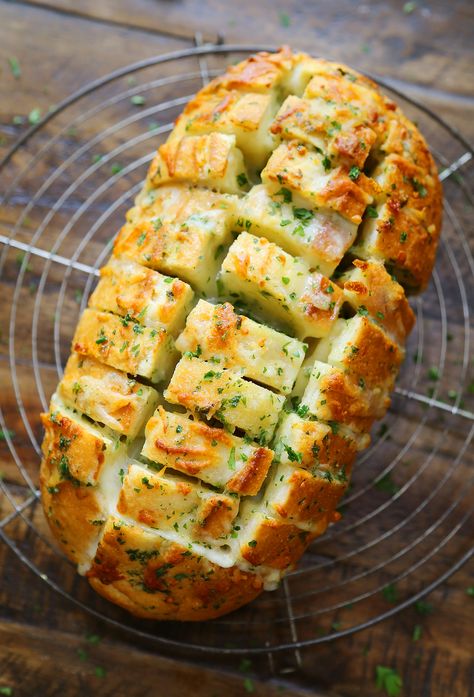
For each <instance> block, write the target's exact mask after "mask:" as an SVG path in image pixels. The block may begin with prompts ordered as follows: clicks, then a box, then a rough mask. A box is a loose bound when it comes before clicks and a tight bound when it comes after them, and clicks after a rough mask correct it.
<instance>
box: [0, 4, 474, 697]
mask: <svg viewBox="0 0 474 697" xmlns="http://www.w3.org/2000/svg"><path fill="white" fill-rule="evenodd" d="M473 10H474V5H473V4H472V3H470V2H468V1H467V0H451V1H450V2H449V3H447V2H444V1H441V0H433V1H432V2H429V3H428V2H426V1H421V2H410V3H405V4H403V2H397V1H395V0H392V1H386V2H375V1H370V0H368V1H367V2H365V3H354V2H351V0H333V1H332V2H309V1H307V2H296V1H295V0H285V2H283V1H282V0H274V1H273V2H261V3H258V2H255V0H240V2H239V3H230V2H223V0H199V2H193V0H181V1H176V2H172V0H99V1H97V0H75V2H71V0H30V1H29V2H6V1H5V0H0V71H1V73H0V74H1V79H0V138H1V140H0V155H1V154H2V152H3V151H5V148H7V147H8V146H9V145H10V144H11V143H12V142H13V141H14V140H15V139H16V138H17V137H18V136H19V134H20V133H21V129H22V126H20V125H14V123H13V119H14V117H15V116H17V115H27V114H29V113H30V112H31V110H32V109H34V108H39V109H40V110H41V111H43V112H44V111H45V110H47V109H48V108H49V106H50V105H51V104H54V103H57V102H58V101H59V100H61V99H62V98H64V97H66V96H67V95H68V94H69V93H71V92H72V91H73V90H74V89H76V88H78V87H80V86H81V85H82V84H84V83H86V82H89V81H91V80H93V79H94V78H96V77H99V76H101V75H103V74H105V73H106V72H108V71H110V70H112V69H114V68H116V67H119V66H122V65H124V64H126V63H129V62H131V61H135V60H139V59H142V58H146V57H148V56H150V55H154V54H159V53H163V52H166V51H170V50H172V49H177V48H180V47H187V46H191V45H192V44H193V42H194V37H195V35H196V32H200V33H201V34H202V37H203V41H212V42H214V41H217V40H219V37H220V38H221V39H224V40H225V41H226V42H227V43H231V42H237V43H249V44H250V43H269V44H275V45H276V44H282V43H291V44H292V46H294V47H298V48H301V49H305V50H308V51H310V52H312V53H315V54H320V55H323V56H325V57H327V58H332V59H336V60H341V61H344V62H347V63H349V64H351V65H353V66H354V67H356V68H359V69H361V70H364V69H365V70H368V71H376V72H377V73H378V74H380V75H384V76H385V77H389V78H391V80H392V84H394V85H395V86H397V87H398V88H399V89H400V90H402V91H403V92H405V93H407V94H408V95H410V96H413V97H416V98H417V99H419V100H420V101H422V102H423V103H424V104H426V105H427V106H429V107H431V108H433V109H435V110H436V111H437V112H438V113H439V114H441V115H442V116H443V117H444V118H445V119H447V120H448V121H449V122H450V123H451V124H452V125H454V126H456V127H457V128H459V129H460V130H461V131H462V132H463V133H464V135H465V136H466V137H467V138H471V139H472V137H473V136H474V83H473V81H472V74H473V70H474V61H473V53H472V39H473V33H472V28H473V19H474V17H473ZM124 46H126V50H124ZM12 56H15V57H16V58H17V59H18V62H19V66H20V69H21V75H20V76H18V75H17V76H15V75H14V74H13V73H14V72H15V70H11V69H10V68H9V65H8V62H7V59H8V57H12ZM2 329H3V327H2ZM0 445H1V444H0ZM1 452H2V451H0V454H1ZM4 465H5V467H7V466H8V456H7V452H6V450H3V455H2V460H0V470H1V469H2V468H3V466H4ZM1 517H2V514H1V512H0V519H1ZM0 569H1V570H2V571H1V584H0V608H1V609H0V688H1V689H0V694H4V695H9V694H12V695H14V696H15V697H19V696H20V695H21V696H23V695H24V696H25V697H26V696H27V695H28V697H32V696H33V695H35V696H36V695H38V697H39V696H41V697H47V696H48V697H49V696H52V695H59V694H61V695H62V696H63V697H66V696H69V695H70V696H71V697H72V696H73V695H94V694H98V693H99V691H100V694H101V695H103V696H104V697H105V696H107V695H114V697H122V696H123V697H125V696H127V697H133V696H135V695H136V696H137V697H138V695H144V694H150V695H156V696H158V695H159V696H160V697H161V696H163V697H174V696H175V695H176V696H178V695H179V696H180V697H181V695H186V694H191V693H192V694H193V695H195V697H201V696H202V697H204V696H205V697H212V696H213V695H215V696H216V697H217V696H218V695H219V696H221V695H224V694H225V695H227V697H231V696H233V695H243V694H248V693H252V692H253V693H254V694H256V695H267V696H270V695H272V696H273V695H280V694H286V695H306V694H307V695H309V694H311V695H323V694H331V695H347V696H349V695H361V696H362V695H363V696H364V697H370V696H371V695H374V696H375V695H377V694H381V693H380V692H379V691H378V690H377V689H376V686H375V679H374V676H375V670H376V666H377V665H384V666H390V667H393V668H395V669H396V670H397V671H398V672H399V674H400V675H401V676H402V677H403V680H404V685H405V686H404V689H403V692H402V694H403V695H406V696H409V695H410V696H412V697H415V696H416V697H429V696H431V697H447V696H448V695H449V697H466V696H467V695H473V694H474V661H473V653H474V632H473V622H472V618H473V610H474V604H473V599H472V598H470V597H469V596H468V595H467V593H466V588H467V587H468V586H472V583H473V565H472V564H470V565H466V566H465V567H463V568H462V569H461V570H460V571H459V572H458V573H457V574H456V575H455V576H453V577H451V578H450V579H449V580H448V581H447V582H446V583H445V584H444V585H443V586H441V587H439V588H438V589H437V590H436V591H435V592H433V593H432V595H431V596H430V597H429V598H428V599H427V600H428V601H429V602H430V603H431V604H432V605H433V608H434V610H433V612H432V614H430V615H429V616H426V617H420V615H418V614H417V612H416V610H415V609H414V608H410V609H407V610H405V611H404V612H402V613H400V614H398V615H396V616H394V617H393V618H392V619H389V620H387V621H385V622H384V623H382V624H378V625H376V626H374V627H372V628H371V629H367V630H364V631H362V632H360V633H359V634H357V635H355V636H352V637H350V638H345V639H339V640H337V641H334V642H332V643H329V644H324V645H322V646H320V647H313V648H310V649H306V650H304V651H302V652H301V663H302V666H301V668H300V670H299V671H298V672H297V673H294V674H292V675H291V676H289V680H288V681H286V682H285V681H282V680H276V679H275V678H273V677H272V676H271V675H270V673H269V670H268V666H266V665H265V662H264V661H253V662H250V663H249V662H244V663H243V664H242V663H241V661H240V660H239V659H232V660H230V659H229V660H226V661H217V659H216V660H213V659H212V658H207V659H205V660H203V661H201V662H200V663H199V665H198V664H197V662H193V661H192V660H188V661H187V662H186V661H183V660H176V658H175V657H173V656H166V657H165V656H162V655H159V654H157V653H156V652H153V651H152V650H151V649H150V647H149V646H145V645H144V646H141V645H139V644H138V643H137V642H136V641H131V639H130V637H129V636H126V635H121V634H119V633H116V632H114V631H112V630H111V629H110V628H109V627H107V626H105V625H102V624H101V623H100V622H98V621H96V620H94V619H93V618H91V617H90V616H89V615H87V614H84V613H83V612H81V611H79V610H78V609H77V608H75V607H74V606H72V605H71V603H70V602H68V601H67V600H64V599H62V598H61V597H60V596H59V595H57V594H55V593H53V592H52V591H51V590H49V589H48V587H47V586H46V585H45V584H43V583H42V582H41V581H40V579H38V578H37V577H34V576H33V575H32V574H31V573H30V572H28V571H27V569H26V567H24V566H23V565H22V564H21V563H20V561H19V560H18V559H17V558H16V557H15V556H14V555H13V554H12V553H11V551H10V550H9V549H8V548H7V547H6V546H0ZM415 625H422V628H423V633H422V637H421V638H420V639H419V640H418V641H413V631H414V626H415ZM9 688H11V691H10V689H9ZM2 689H3V691H2ZM325 690H327V691H329V692H328V693H326V692H325Z"/></svg>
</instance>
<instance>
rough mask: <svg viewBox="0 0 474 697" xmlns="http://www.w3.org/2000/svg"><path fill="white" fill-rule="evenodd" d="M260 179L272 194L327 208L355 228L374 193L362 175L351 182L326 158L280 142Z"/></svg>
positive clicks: (343, 170) (298, 145) (308, 148)
mask: <svg viewBox="0 0 474 697" xmlns="http://www.w3.org/2000/svg"><path fill="white" fill-rule="evenodd" d="M261 176H262V182H263V184H265V185H266V186H267V188H268V190H269V191H270V192H271V193H272V194H276V193H277V192H278V191H283V192H284V195H286V198H287V199H290V197H291V200H293V201H294V202H295V205H297V206H307V207H309V208H323V209H324V208H329V209H331V210H333V211H336V212H337V213H339V214H340V215H342V216H343V217H344V218H346V219H347V220H349V221H350V222H351V223H353V224H355V225H359V224H360V222H361V221H362V215H363V214H364V211H365V209H366V208H367V206H368V205H369V204H370V203H372V201H373V195H374V193H375V191H376V190H377V187H376V185H375V184H374V182H372V180H371V179H368V178H367V177H366V176H365V175H364V174H362V173H361V174H360V175H359V176H358V178H357V181H356V182H354V181H352V179H351V178H350V177H349V173H348V170H347V168H345V167H335V168H333V167H332V164H331V161H330V160H329V158H328V157H327V155H321V153H319V152H317V151H316V150H315V149H314V148H313V147H312V146H309V145H303V144H301V143H297V141H291V142H289V143H286V142H284V143H281V145H279V146H278V147H277V148H276V150H274V151H273V153H272V154H271V157H270V159H269V160H268V162H267V165H266V167H265V169H264V170H263V171H262V175H261ZM286 191H288V192H289V193H288V194H286V193H285V192H286Z"/></svg>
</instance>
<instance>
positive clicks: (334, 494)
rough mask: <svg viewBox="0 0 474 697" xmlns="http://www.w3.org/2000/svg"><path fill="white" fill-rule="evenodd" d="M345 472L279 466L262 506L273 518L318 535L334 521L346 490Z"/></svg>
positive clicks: (275, 467) (266, 488) (285, 465)
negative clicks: (315, 532) (336, 510)
mask: <svg viewBox="0 0 474 697" xmlns="http://www.w3.org/2000/svg"><path fill="white" fill-rule="evenodd" d="M347 483H348V478H347V473H346V472H345V470H344V469H340V470H336V471H333V470H331V469H329V468H327V467H324V468H323V467H321V468H316V467H314V468H313V469H312V470H311V471H309V470H306V469H302V468H301V467H295V466H293V465H287V464H284V463H279V464H278V465H275V466H274V468H273V471H272V474H271V477H270V480H269V482H268V484H267V486H266V487H265V491H264V492H263V499H262V503H261V506H262V508H263V510H264V511H265V512H266V513H267V514H269V515H270V516H271V517H275V518H277V519H280V520H283V521H285V522H287V523H292V524H293V525H296V526H298V527H300V528H302V529H304V530H316V531H317V532H318V534H321V531H322V530H323V529H324V528H325V527H326V526H327V525H328V524H329V523H330V522H331V521H333V520H336V519H337V516H336V517H335V516H334V511H335V508H336V507H337V505H338V503H339V500H340V499H341V497H342V496H343V494H344V492H345V490H346V488H347Z"/></svg>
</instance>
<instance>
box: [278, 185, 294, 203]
mask: <svg viewBox="0 0 474 697" xmlns="http://www.w3.org/2000/svg"><path fill="white" fill-rule="evenodd" d="M275 196H282V197H283V201H284V202H285V203H291V202H292V200H293V195H292V193H291V191H290V190H289V189H285V188H284V187H282V188H281V189H280V191H277V192H276V194H275Z"/></svg>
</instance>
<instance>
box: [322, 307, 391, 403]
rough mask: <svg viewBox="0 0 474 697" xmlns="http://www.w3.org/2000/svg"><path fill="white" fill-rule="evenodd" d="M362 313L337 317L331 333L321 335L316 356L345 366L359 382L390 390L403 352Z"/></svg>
mask: <svg viewBox="0 0 474 697" xmlns="http://www.w3.org/2000/svg"><path fill="white" fill-rule="evenodd" d="M365 314H366V311H364V312H363V314H358V315H356V316H355V317H352V318H351V319H349V320H344V319H340V320H338V321H337V323H336V325H335V327H334V330H333V332H332V334H330V335H329V336H327V337H326V338H324V339H322V340H321V341H320V342H319V344H318V346H317V348H316V351H315V359H316V360H319V361H322V362H324V363H329V364H330V365H333V366H334V367H336V368H339V369H340V370H342V371H343V372H344V373H345V374H346V375H347V376H348V377H349V378H350V379H351V380H352V381H353V382H354V383H355V384H356V385H360V384H362V382H363V384H364V385H365V387H366V388H367V389H369V390H380V391H381V393H384V394H388V393H390V392H391V390H392V389H393V386H394V383H395V378H396V376H397V372H398V368H399V367H400V364H401V362H402V360H403V352H402V351H401V349H400V348H399V347H398V345H397V344H396V343H395V342H394V341H392V339H390V337H389V336H388V335H387V334H386V333H385V332H384V331H383V329H381V328H380V327H379V326H377V325H376V324H375V323H374V322H372V321H371V320H369V319H368V318H367V317H366V316H365Z"/></svg>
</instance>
